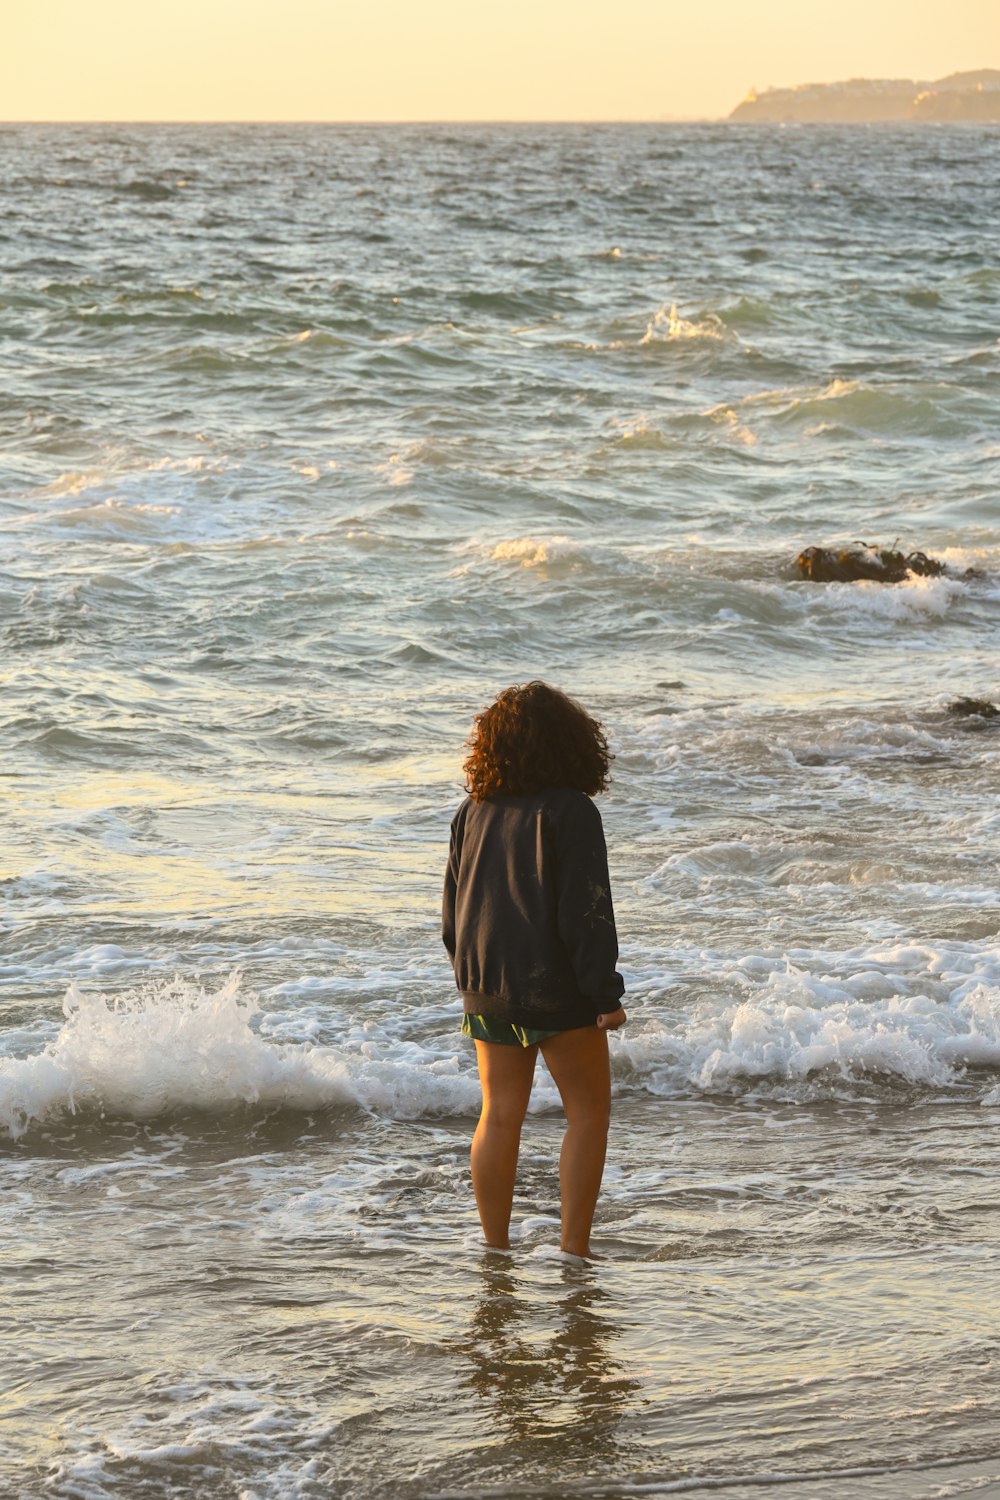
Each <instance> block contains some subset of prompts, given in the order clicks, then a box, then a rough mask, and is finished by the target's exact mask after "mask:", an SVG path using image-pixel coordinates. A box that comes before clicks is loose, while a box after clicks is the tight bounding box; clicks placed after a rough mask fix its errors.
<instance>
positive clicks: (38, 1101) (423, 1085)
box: [0, 975, 478, 1138]
mask: <svg viewBox="0 0 1000 1500" xmlns="http://www.w3.org/2000/svg"><path fill="white" fill-rule="evenodd" d="M258 1011H259V1003H258V1001H257V1000H256V998H255V997H254V996H253V995H250V994H243V993H241V991H240V983H239V977H238V976H237V975H232V976H231V977H230V978H229V980H227V982H226V983H225V984H224V985H223V986H222V988H221V989H220V990H218V991H216V992H214V993H211V992H207V991H205V990H204V989H201V988H198V987H196V986H194V985H191V984H189V983H187V982H185V981H182V980H174V981H172V982H170V983H167V984H164V983H162V982H160V983H156V984H149V985H146V986H141V987H139V988H137V989H134V990H131V991H129V992H128V993H126V994H123V995H119V996H116V997H114V998H112V997H109V996H105V995H103V994H85V993H84V992H82V991H81V990H80V989H79V988H78V987H77V986H76V985H71V986H70V988H69V990H68V992H67V994H66V999H65V1001H64V1002H63V1014H64V1017H65V1021H64V1024H63V1026H62V1027H61V1029H60V1030H59V1033H58V1035H57V1036H56V1037H55V1038H54V1039H53V1040H52V1041H51V1042H49V1044H48V1045H47V1046H46V1047H45V1048H44V1049H43V1050H42V1051H41V1052H39V1053H36V1054H34V1055H33V1056H30V1057H26V1058H4V1059H3V1060H0V1129H3V1130H5V1131H6V1132H7V1133H8V1134H9V1135H11V1136H13V1137H15V1138H16V1137H18V1136H21V1135H23V1134H24V1132H25V1130H27V1129H28V1127H29V1126H30V1125H31V1124H32V1123H33V1122H35V1121H40V1120H45V1119H48V1118H51V1117H53V1116H58V1115H63V1114H66V1113H71V1114H74V1113H76V1112H77V1111H78V1110H98V1111H100V1112H101V1114H102V1115H104V1116H112V1117H119V1118H125V1119H137V1120H145V1119H152V1118H155V1117H157V1116H160V1115H164V1114H170V1113H175V1112H180V1111H186V1110H196V1111H197V1110H205V1111H212V1112H224V1111H228V1110H233V1109H236V1108H238V1107H239V1106H241V1105H256V1106H261V1107H263V1108H268V1109H281V1108H289V1109H300V1110H308V1109H320V1108H332V1107H336V1106H338V1105H341V1106H344V1105H346V1106H354V1107H359V1108H362V1109H368V1110H372V1111H375V1112H377V1113H379V1114H385V1115H389V1116H394V1117H399V1118H416V1117H419V1116H421V1115H426V1114H435V1113H437V1114H441V1113H454V1114H462V1113H465V1112H467V1111H470V1110H472V1109H474V1108H475V1105H476V1101H477V1098H478V1091H477V1087H476V1084H475V1080H474V1079H473V1078H472V1077H471V1075H465V1074H462V1073H460V1071H459V1068H458V1060H457V1058H456V1059H455V1060H454V1062H453V1064H452V1066H451V1068H450V1069H448V1068H447V1067H445V1068H444V1069H442V1067H441V1066H440V1064H438V1065H435V1064H434V1063H430V1064H428V1063H427V1062H426V1061H425V1062H424V1063H423V1065H422V1066H421V1067H416V1066H414V1065H413V1064H412V1063H410V1062H408V1061H406V1060H394V1059H391V1058H388V1057H387V1058H386V1059H384V1060H382V1059H376V1058H372V1057H369V1056H366V1055H363V1054H362V1055H359V1056H355V1057H353V1058H352V1057H351V1056H350V1055H349V1054H347V1053H342V1052H340V1051H338V1050H337V1049H335V1048H332V1047H320V1046H314V1045H310V1044H297V1043H288V1044H275V1043H272V1042H268V1041H266V1040H265V1039H263V1038H262V1037H261V1036H259V1035H258V1034H257V1032H256V1031H254V1029H253V1026H252V1024H251V1023H252V1021H253V1019H254V1017H255V1015H256V1014H257V1013H258ZM387 1050H388V1049H387ZM393 1050H394V1051H398V1048H395V1047H394V1048H393Z"/></svg>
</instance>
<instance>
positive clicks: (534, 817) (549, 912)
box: [442, 788, 625, 1031]
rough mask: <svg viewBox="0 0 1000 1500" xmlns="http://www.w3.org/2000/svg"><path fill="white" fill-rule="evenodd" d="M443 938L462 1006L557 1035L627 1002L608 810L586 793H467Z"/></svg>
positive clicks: (455, 832) (457, 827) (451, 865)
mask: <svg viewBox="0 0 1000 1500" xmlns="http://www.w3.org/2000/svg"><path fill="white" fill-rule="evenodd" d="M442 936H443V938H444V945H445V947H446V948H447V950H448V952H449V954H450V955H451V960H452V963H453V965H454V968H455V980H456V983H457V984H458V988H459V989H460V990H461V992H462V997H463V1000H464V1002H465V1009H466V1011H468V1012H471V1013H473V1014H479V1015H485V1016H494V1017H496V1018H498V1019H500V1020H504V1021H513V1022H514V1023H515V1024H516V1025H518V1026H531V1027H534V1028H536V1029H538V1030H547V1029H551V1030H553V1031H558V1030H564V1029H569V1028H571V1027H574V1026H590V1025H592V1024H593V1022H594V1020H595V1019H596V1017H597V1015H598V1014H599V1013H600V1012H610V1011H615V1010H617V1009H618V1007H619V1005H620V1003H621V996H622V994H623V993H624V990H625V982H624V980H623V979H622V977H621V975H620V974H618V973H616V971H615V965H616V963H617V962H618V936H617V933H616V932H615V914H614V910H613V908H612V905H611V887H610V882H609V880H608V854H607V849H606V847H605V843H604V827H603V825H602V823H601V815H600V813H599V812H598V811H597V808H596V807H595V806H594V804H593V802H592V801H591V800H590V798H589V797H587V796H585V795H584V794H583V792H575V791H570V790H569V789H568V788H558V789H554V790H551V791H545V792H531V793H526V794H525V795H523V796H520V797H493V798H490V799H489V800H488V801H486V802H473V800H472V799H471V797H469V798H466V800H465V801H464V802H463V803H462V805H461V807H460V808H459V809H458V812H457V813H456V814H455V817H454V819H453V820H452V825H451V849H450V852H449V855H448V872H447V874H446V876H445V883H444V902H443V916H442Z"/></svg>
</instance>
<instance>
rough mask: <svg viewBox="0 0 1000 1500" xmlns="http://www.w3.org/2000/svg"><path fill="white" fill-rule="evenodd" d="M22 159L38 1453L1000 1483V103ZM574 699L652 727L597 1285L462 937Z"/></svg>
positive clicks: (32, 1384) (275, 1499)
mask: <svg viewBox="0 0 1000 1500" xmlns="http://www.w3.org/2000/svg"><path fill="white" fill-rule="evenodd" d="M0 152H2V158H0V159H2V165H3V178H2V194H3V197H2V203H3V214H2V217H0V252H2V266H3V279H2V289H0V334H2V337H3V346H2V347H3V359H4V376H3V381H2V382H0V436H2V450H3V451H2V489H0V527H2V532H3V544H4V545H3V555H2V559H0V604H2V610H0V630H2V637H3V670H4V693H3V699H2V713H3V720H2V736H3V740H2V743H3V760H2V767H3V775H4V787H5V817H4V822H3V856H4V859H3V866H4V868H3V894H4V898H5V907H4V914H3V933H2V944H3V946H2V972H0V979H2V988H0V1142H2V1147H0V1149H2V1159H0V1185H2V1188H3V1191H2V1193H0V1232H2V1236H3V1246H4V1262H3V1264H4V1274H3V1291H2V1296H0V1306H2V1322H3V1341H2V1344H0V1392H2V1395H0V1470H2V1483H0V1491H2V1493H3V1495H4V1496H5V1497H7V1496H10V1497H18V1500H21V1497H25V1500H28V1497H31V1500H34V1497H58V1500H105V1497H115V1500H117V1497H129V1500H130V1497H133V1496H135V1497H157V1500H160V1497H162V1500H167V1497H188V1496H195V1497H199V1500H201V1497H205V1500H209V1497H211V1500H216V1497H231V1500H284V1497H301V1500H320V1497H328V1496H336V1497H341V1500H369V1497H376V1496H378V1497H381V1496H384V1495H387V1494H391V1495H397V1496H400V1497H404V1500H406V1497H410V1500H416V1497H427V1500H431V1497H440V1500H445V1497H452V1496H455V1497H458V1496H461V1497H466V1496H468V1497H473V1496H484V1497H485V1496H490V1497H504V1496H509V1495H514V1494H517V1495H522V1494H526V1495H533V1496H544V1497H548V1500H563V1497H567V1496H568V1497H576V1496H587V1497H594V1500H614V1497H625V1496H632V1495H668V1494H674V1493H686V1494H692V1495H699V1494H704V1495H708V1494H710V1493H711V1494H714V1493H715V1492H716V1490H718V1489H722V1490H724V1491H725V1492H727V1493H730V1494H732V1495H734V1496H752V1495H757V1494H759V1493H761V1492H762V1490H763V1489H764V1488H766V1487H767V1486H770V1485H777V1484H779V1483H781V1484H783V1485H784V1486H785V1492H786V1493H789V1492H790V1493H792V1494H795V1495H802V1496H809V1497H812V1496H816V1497H820V1500H823V1497H827V1496H829V1497H836V1500H842V1497H844V1496H854V1495H858V1496H906V1497H914V1500H915V1497H921V1500H930V1497H933V1496H937V1497H942V1496H946V1495H947V1496H953V1495H959V1494H963V1493H966V1492H975V1493H976V1494H979V1495H985V1494H987V1493H998V1492H1000V1491H998V1489H997V1488H996V1486H997V1485H1000V1373H998V1365H1000V1314H998V1312H997V1288H998V1285H1000V1281H998V1275H1000V1222H998V1218H997V1203H996V1154H997V1145H998V1132H997V1126H998V1123H1000V934H998V897H997V836H998V833H1000V808H998V802H997V784H998V782H997V773H998V765H1000V727H998V726H1000V719H998V720H992V721H991V720H989V719H986V718H983V717H978V716H973V717H966V718H963V717H958V716H954V715H952V714H950V713H949V712H948V708H949V705H950V704H951V703H952V702H953V701H954V700H955V699H956V698H958V697H965V696H971V697H977V698H990V697H992V698H993V699H994V700H996V699H997V697H998V693H1000V682H998V678H997V649H998V646H1000V510H998V504H997V491H998V481H1000V423H998V405H997V399H998V394H1000V343H998V335H1000V198H998V189H997V183H998V180H1000V135H998V133H997V132H996V131H995V130H993V129H990V128H987V127H983V128H958V127H956V128H940V129H913V130H910V129H900V130H895V129H888V128H879V129H865V128H860V127H858V128H852V129H826V128H820V127H813V128H798V129H780V128H770V127H767V128H759V129H749V128H740V127H733V126H726V125H718V126H713V125H705V126H650V127H620V128H612V127H589V126H588V127H584V126H580V127H565V128H556V127H544V128H531V127H502V128H501V127H490V128H486V127H471V126H470V127H445V126H423V127H412V128H411V127H385V128H369V127H353V128H348V127H329V128H320V127H305V126H301V127H252V126H231V127H230V126H218V127H210V128H206V127H193V126H192V127H187V126H185V127H132V126H129V127H126V126H104V127H90V126H86V127H84V126H80V127H64V126H60V127H43V126H30V127H7V128H5V129H3V130H2V131H0ZM897 538H899V546H900V547H901V548H902V549H903V550H907V551H908V550H910V549H912V548H922V549H924V550H925V551H927V552H930V553H932V554H933V555H935V556H937V557H939V558H941V559H943V560H944V561H945V562H946V563H947V565H948V571H947V573H945V574H944V575H942V576H939V577H930V578H925V577H912V578H911V579H910V580H909V581H908V582H906V583H904V584H902V585H899V586H895V587H886V586H882V585H879V584H877V583H856V584H849V583H834V584H816V583H811V582H807V581H804V580H801V579H800V578H799V577H798V575H797V572H796V569H795V566H794V560H795V557H796V555H797V553H798V552H799V551H800V550H801V549H802V548H803V547H804V546H807V545H810V544H818V545H835V546H844V545H850V544H852V543H854V542H856V541H863V542H865V543H867V544H868V545H883V546H887V545H891V544H892V543H893V542H895V541H896V539H897ZM531 677H544V678H546V679H548V680H549V681H552V682H555V683H556V684H558V685H559V686H561V687H563V688H565V689H567V690H569V691H570V692H572V693H574V694H576V695H578V696H579V698H580V699H581V700H582V701H583V702H584V704H585V705H586V706H587V707H588V709H590V710H591V711H592V712H594V713H596V714H597V715H599V716H600V717H601V719H602V720H603V721H604V722H605V724H606V726H607V728H608V731H609V734H610V737H611V741H612V746H613V749H614V751H615V755H616V760H615V764H614V783H613V787H612V791H611V793H610V795H609V796H607V797H606V798H604V799H602V802H601V807H602V812H603V816H604V820H605V827H606V831H607V835H608V842H609V848H610V864H611V874H612V881H613V890H614V895H615V899H616V906H617V915H618V925H619V930H620V936H621V945H622V960H621V967H622V970H623V973H624V975H625V978H626V982H627V987H628V989H627V996H626V1004H627V1006H628V1009H629V1013H630V1020H629V1024H628V1028H627V1030H626V1031H624V1032H622V1033H620V1034H618V1035H616V1036H615V1037H614V1038H613V1039H612V1042H611V1047H612V1056H613V1071H614V1087H615V1121H614V1128H613V1134H612V1143H611V1151H610V1158H609V1166H608V1172H607V1177H606V1183H605V1190H604V1194H603V1197H602V1201H601V1205H600V1209H599V1220H598V1224H597V1228H596V1231H595V1241H594V1243H595V1248H597V1249H598V1250H599V1251H600V1253H601V1255H602V1256H603V1260H602V1261H601V1262H600V1263H599V1264H595V1265H594V1266H592V1267H588V1266H584V1265H582V1264H578V1263H573V1262H569V1261H567V1260H565V1259H562V1258H560V1256H559V1253H558V1249H557V1246H558V1184H557V1178H556V1166H555V1163H556V1157H557V1153H558V1143H559V1138H560V1133H561V1117H560V1114H559V1111H558V1106H557V1099H556V1095H555V1092H554V1089H553V1086H552V1084H551V1081H550V1080H549V1079H548V1076H547V1074H545V1072H544V1069H543V1068H542V1067H541V1066H540V1067H539V1073H538V1079H537V1083H536V1089H535V1094H534V1097H533V1101H532V1107H531V1113H530V1116H529V1120H528V1123H527V1126H526V1130H525V1138H524V1146H523V1157H522V1174H521V1181H520V1185H519V1192H518V1198H517V1202H516V1209H515V1227H514V1245H515V1248H514V1252H513V1253H512V1254H511V1255H509V1256H501V1255H497V1254H490V1253H488V1252H484V1250H483V1248H482V1245H481V1242H480V1238H479V1230H478V1222H477V1220H476V1216H475V1211H474V1207H473V1202H472V1195H471V1188H470V1183H469V1176H468V1168H467V1150H468V1142H469V1137H470V1135H471V1132H472V1128H473V1123H474V1118H475V1114H476V1110H477V1104H478V1089H477V1082H476V1076H475V1067H474V1059H473V1057H472V1053H471V1047H470V1044H469V1043H468V1042H467V1041H465V1040H464V1039H463V1038H462V1037H461V1036H460V1035H459V1033H458V1024H459V1005H458V1003H457V996H456V994H455V992H454V986H453V981H452V978H451V974H450V971H449V969H448V967H447V963H446V959H445V954H444V950H443V949H442V947H441V945H440V940H439V936H438V912H439V901H440V887H441V878H442V871H443V864H444V859H445V853H446V847H447V837H448V825H449V820H450V818H451V816H452V813H453V812H454V809H455V807H456V806H457V804H458V802H459V800H460V799H461V796H462V771H461V763H462V759H463V741H464V738H465V735H466V733H467V731H468V727H469V723H470V720H471V716H472V714H473V712H475V711H476V710H477V709H479V708H481V707H482V706H483V705H484V704H485V703H486V702H488V701H489V699H490V698H491V697H492V695H493V694H494V693H495V692H496V691H497V690H498V689H499V688H500V687H502V686H505V685H506V684H508V683H510V682H512V681H523V680H526V679H528V678H531Z"/></svg>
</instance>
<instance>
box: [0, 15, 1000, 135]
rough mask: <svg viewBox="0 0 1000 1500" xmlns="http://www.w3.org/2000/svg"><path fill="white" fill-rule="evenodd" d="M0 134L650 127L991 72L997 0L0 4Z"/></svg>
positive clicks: (999, 20) (998, 52)
mask: <svg viewBox="0 0 1000 1500" xmlns="http://www.w3.org/2000/svg"><path fill="white" fill-rule="evenodd" d="M7 4H8V9H7V14H6V15H5V17H4V20H3V28H2V32H0V35H2V37H3V46H2V48H0V119H3V120H9V121H10V120H54V121H57V120H201V121H212V120H329V121H337V120H385V121H390V120H539V121H542V120H600V119H606V120H630V119H639V120H656V119H664V118H718V117H720V116H725V115H726V114H728V112H729V111H730V110H731V109H732V108H733V106H734V105H736V104H737V103H738V102H739V100H740V99H741V98H742V97H743V96H744V94H745V93H746V91H747V89H748V88H749V87H750V86H751V85H756V86H757V87H758V88H764V87H766V86H768V85H769V84H777V85H786V84H795V83H805V82H829V81H832V80H835V79H839V78H848V77H857V76H865V77H911V78H922V79H930V78H937V77H941V76H943V75H944V74H947V73H951V72H955V71H958V70H963V69H971V68H983V67H998V68H1000V0H840V3H839V4H838V5H837V6H836V9H835V10H834V9H832V8H831V9H829V10H827V9H821V8H819V7H814V6H810V5H806V4H804V3H803V0H713V3H712V4H703V5H701V6H691V5H688V4H685V5H683V6H682V5H680V4H679V3H677V0H618V4H617V5H616V6H614V7H611V6H609V5H608V4H607V3H602V4H597V3H596V0H505V3H504V4H503V6H502V7H499V6H494V5H485V4H479V5H478V6H477V5H475V4H470V3H469V0H424V3H423V4H421V5H419V6H418V5H415V4H414V3H413V0H409V3H408V0H366V4H365V5H364V7H363V8H362V6H361V5H360V4H347V3H346V0H281V3H279V0H171V3H170V4H169V5H163V6H156V7H143V6H140V5H137V4H136V0H7Z"/></svg>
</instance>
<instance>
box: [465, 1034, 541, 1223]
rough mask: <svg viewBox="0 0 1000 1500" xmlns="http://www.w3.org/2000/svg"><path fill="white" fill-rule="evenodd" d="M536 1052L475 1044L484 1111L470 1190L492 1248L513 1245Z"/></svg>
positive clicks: (475, 1141)
mask: <svg viewBox="0 0 1000 1500" xmlns="http://www.w3.org/2000/svg"><path fill="white" fill-rule="evenodd" d="M537 1056H538V1048H537V1047H508V1046H505V1045H504V1044H503V1043H502V1042H481V1041H479V1039H478V1038H477V1039H476V1060H477V1062H478V1063H479V1081H480V1083H481V1084H482V1087H483V1109H482V1114H481V1115H480V1116H479V1124H478V1125H477V1126H476V1133H475V1135H474V1136H473V1137H472V1188H473V1191H474V1193H475V1195H476V1207H477V1208H478V1209H479V1217H480V1219H481V1220H482V1225H483V1234H484V1236H485V1238H486V1243H487V1244H488V1245H494V1246H495V1247H496V1248H497V1249H498V1250H506V1249H508V1248H509V1246H510V1238H509V1233H510V1210H511V1205H512V1203H513V1201H514V1179H515V1177H516V1175H517V1153H518V1150H519V1148H520V1145H521V1126H522V1124H523V1123H524V1116H525V1113H526V1111H527V1108H528V1100H529V1099H530V1097H531V1082H532V1079H533V1078H534V1076H535V1058H536V1057H537Z"/></svg>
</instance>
